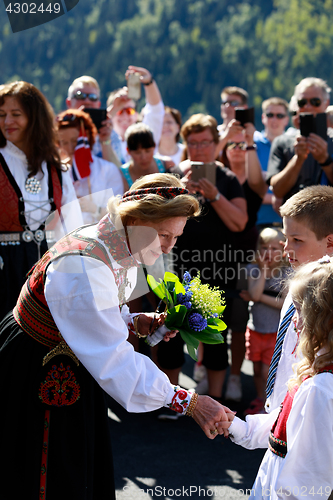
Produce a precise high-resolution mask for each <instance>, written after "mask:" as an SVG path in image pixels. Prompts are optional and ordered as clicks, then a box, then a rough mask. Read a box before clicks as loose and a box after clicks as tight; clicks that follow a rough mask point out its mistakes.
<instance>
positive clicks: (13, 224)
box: [0, 82, 82, 320]
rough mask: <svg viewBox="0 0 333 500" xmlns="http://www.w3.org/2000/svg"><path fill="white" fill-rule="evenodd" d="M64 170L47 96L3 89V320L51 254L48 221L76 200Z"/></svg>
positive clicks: (22, 88)
mask: <svg viewBox="0 0 333 500" xmlns="http://www.w3.org/2000/svg"><path fill="white" fill-rule="evenodd" d="M64 170H65V168H64V167H63V166H62V165H61V163H60V158H59V154H58V152H57V148H56V142H55V133H54V116H53V112H52V109H51V106H50V104H49V103H48V102H47V100H46V99H45V97H44V96H43V94H42V93H41V92H40V91H39V90H38V89H37V88H36V87H34V86H33V85H32V84H30V83H26V82H13V83H9V84H6V85H1V86H0V320H1V319H2V318H3V317H4V316H5V314H6V313H7V312H8V311H10V310H11V309H12V308H13V307H14V306H15V303H16V300H17V298H18V295H19V293H20V290H21V287H22V285H23V283H24V281H25V279H26V274H27V272H28V271H29V270H30V268H31V267H32V266H33V265H34V264H35V263H36V262H37V261H38V260H39V259H40V257H41V256H42V255H43V254H44V253H45V252H46V250H47V248H48V247H47V241H46V232H45V221H46V219H47V218H48V216H49V215H50V213H51V212H54V211H55V210H58V211H59V210H60V207H61V206H62V205H65V204H66V203H70V202H73V200H76V195H75V191H74V188H73V185H72V182H71V179H70V177H69V174H68V173H67V172H65V171H64ZM72 205H73V206H72V208H71V215H73V221H72V222H70V221H69V220H68V219H67V220H66V223H67V231H69V230H71V229H74V228H75V227H77V226H78V225H80V224H82V216H81V212H80V208H79V206H78V203H77V201H75V202H74V203H72ZM67 231H66V232H67ZM49 237H50V238H51V239H52V237H53V235H52V233H51V232H50V233H49Z"/></svg>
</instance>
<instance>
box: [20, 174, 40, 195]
mask: <svg viewBox="0 0 333 500" xmlns="http://www.w3.org/2000/svg"><path fill="white" fill-rule="evenodd" d="M24 187H25V190H26V191H27V193H30V194H38V193H39V192H40V191H41V189H42V187H41V185H40V182H39V180H38V179H36V177H29V176H28V177H27V178H26V180H25V185H24Z"/></svg>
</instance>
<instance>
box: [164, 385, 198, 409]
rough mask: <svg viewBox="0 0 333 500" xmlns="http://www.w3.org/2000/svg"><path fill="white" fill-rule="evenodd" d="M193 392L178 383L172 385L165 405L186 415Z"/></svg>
mask: <svg viewBox="0 0 333 500" xmlns="http://www.w3.org/2000/svg"><path fill="white" fill-rule="evenodd" d="M192 394H193V392H192V391H187V390H186V389H182V388H181V387H179V386H178V385H175V386H172V387H170V392H169V394H168V396H167V399H166V402H165V406H168V407H169V408H170V409H171V410H173V411H175V412H177V413H181V414H182V415H185V413H186V410H187V407H188V405H189V404H190V401H191V397H192Z"/></svg>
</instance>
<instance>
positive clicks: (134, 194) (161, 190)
mask: <svg viewBox="0 0 333 500" xmlns="http://www.w3.org/2000/svg"><path fill="white" fill-rule="evenodd" d="M151 194H154V195H158V196H162V198H165V199H167V200H171V199H172V198H175V197H176V196H179V195H181V194H189V192H188V190H187V189H185V188H180V187H150V188H143V189H136V190H133V191H126V193H124V194H123V197H122V199H121V200H120V203H124V202H125V201H133V200H142V199H143V198H147V197H148V196H149V195H151Z"/></svg>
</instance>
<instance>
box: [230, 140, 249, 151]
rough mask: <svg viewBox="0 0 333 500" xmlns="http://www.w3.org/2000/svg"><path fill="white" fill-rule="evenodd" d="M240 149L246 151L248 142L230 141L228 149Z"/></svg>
mask: <svg viewBox="0 0 333 500" xmlns="http://www.w3.org/2000/svg"><path fill="white" fill-rule="evenodd" d="M236 148H238V149H240V150H241V151H246V148H247V144H246V142H244V141H241V142H228V144H227V149H236Z"/></svg>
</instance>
